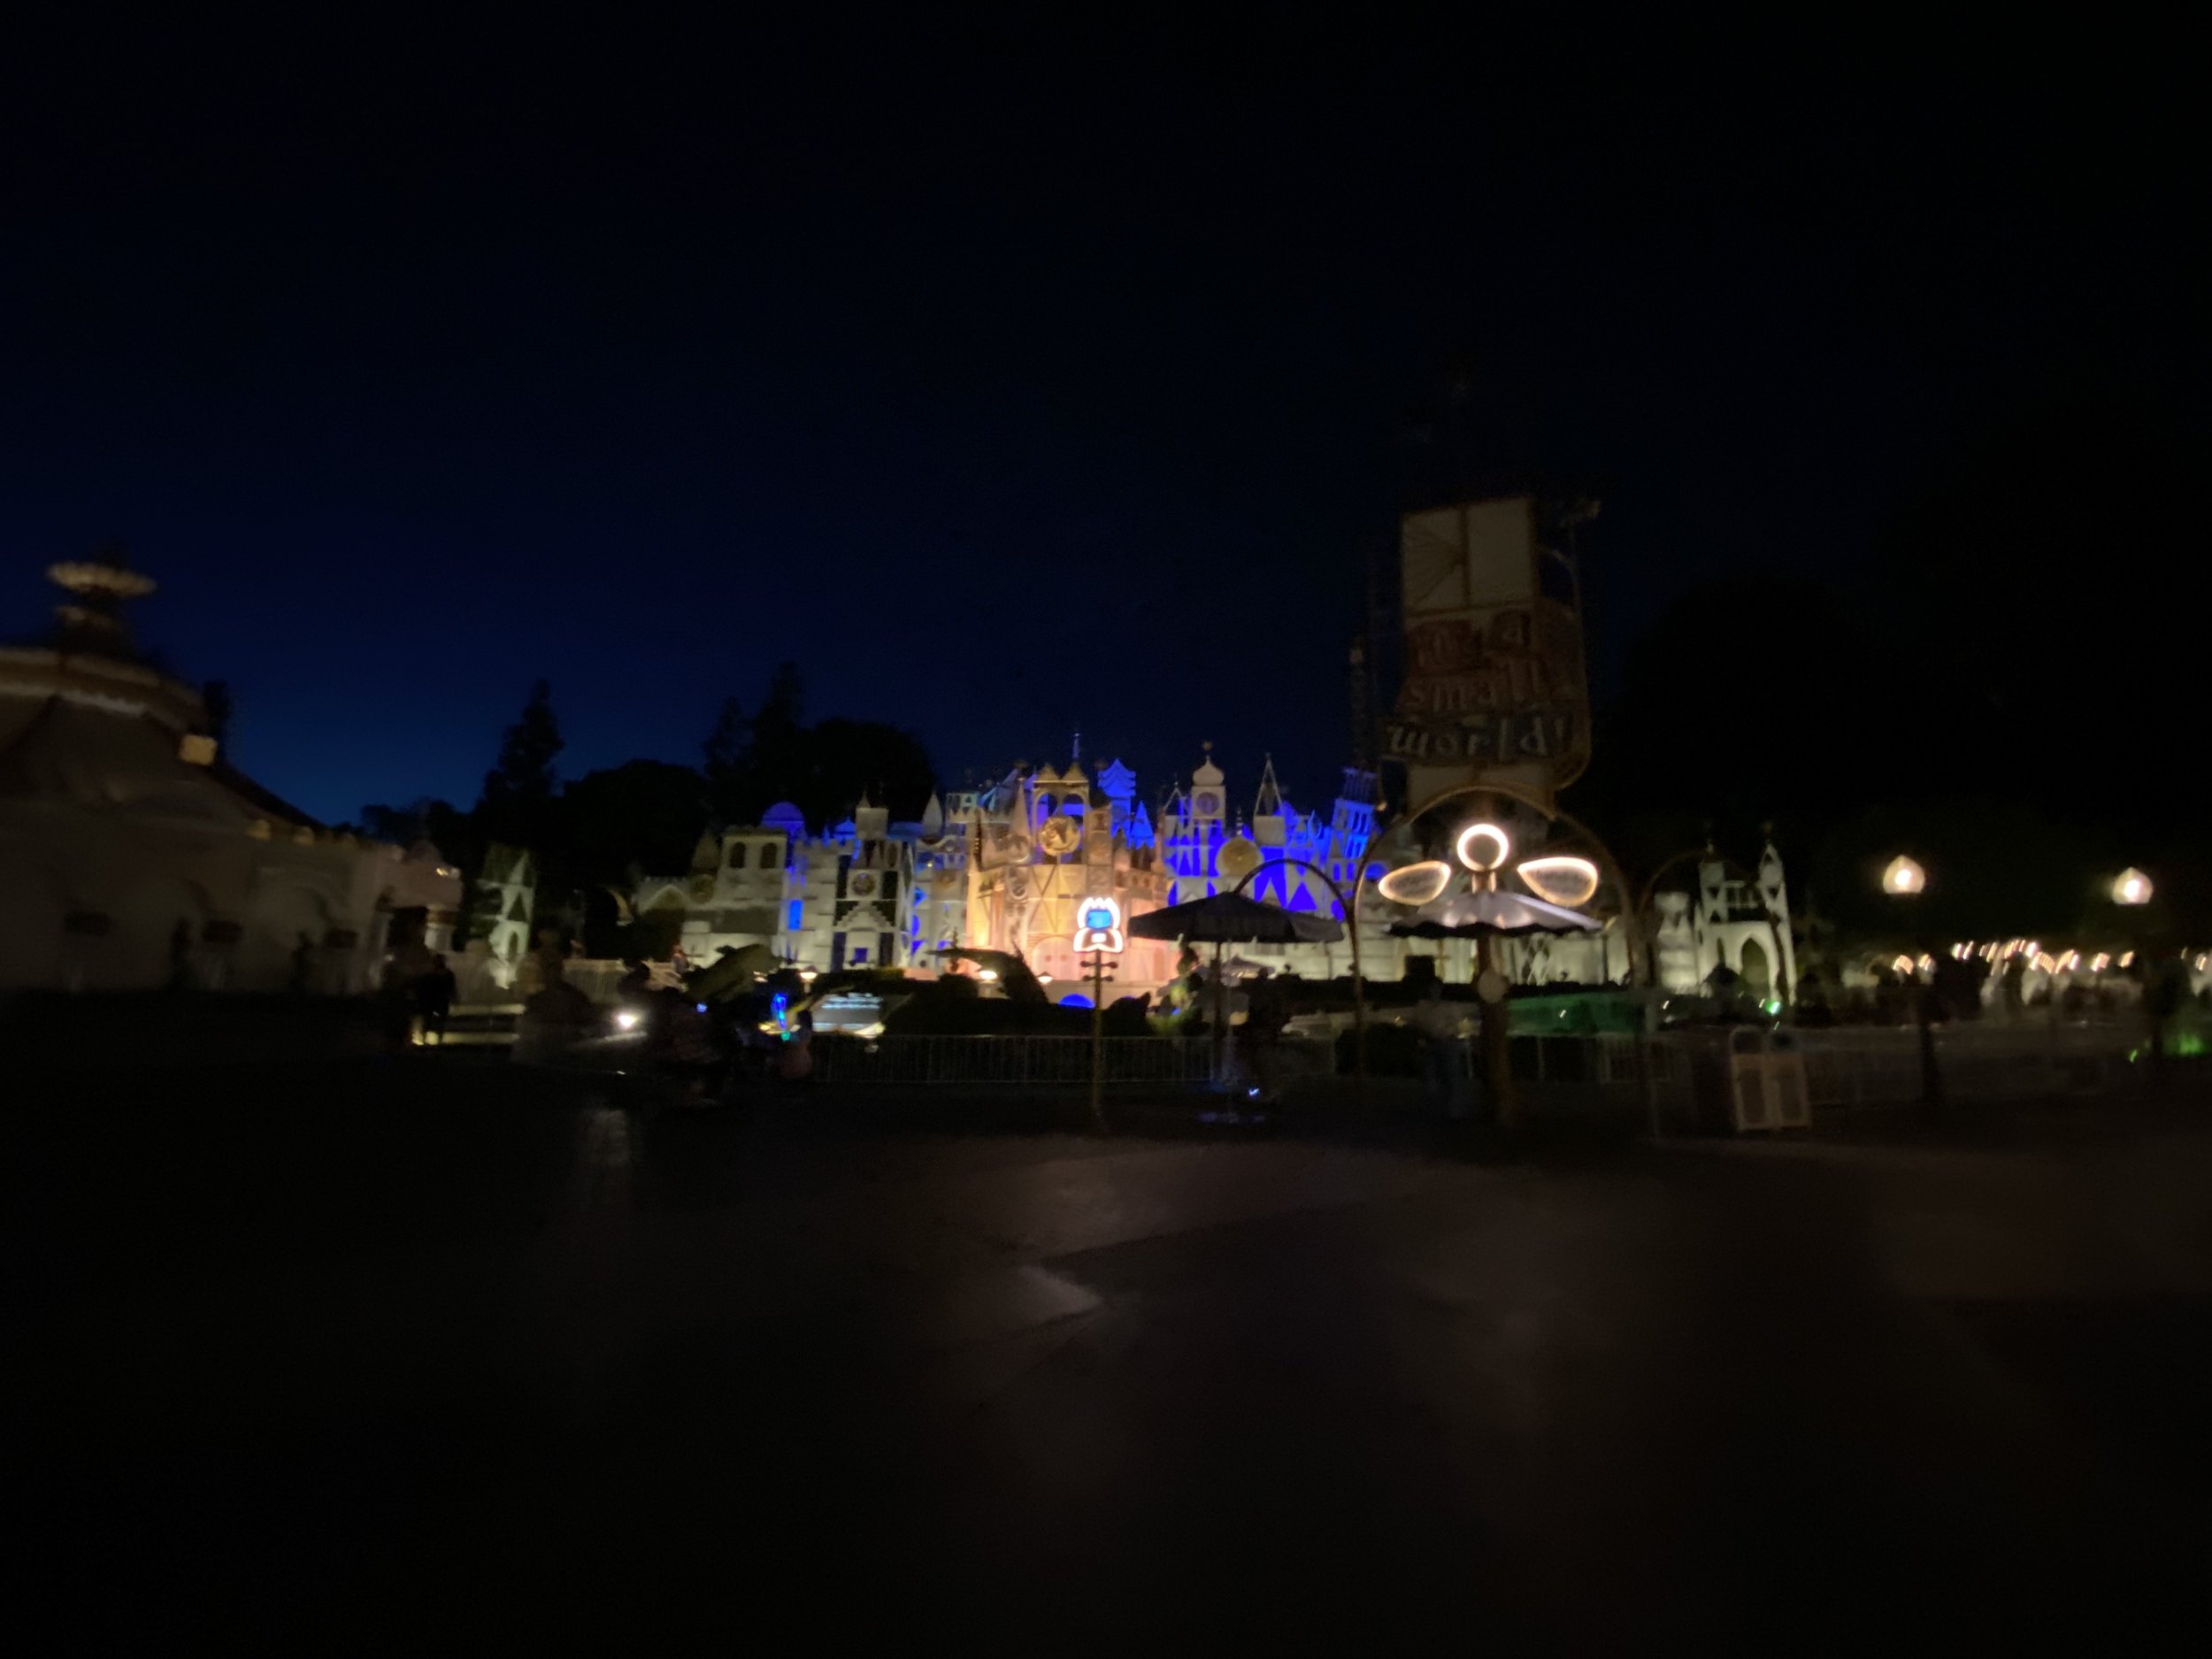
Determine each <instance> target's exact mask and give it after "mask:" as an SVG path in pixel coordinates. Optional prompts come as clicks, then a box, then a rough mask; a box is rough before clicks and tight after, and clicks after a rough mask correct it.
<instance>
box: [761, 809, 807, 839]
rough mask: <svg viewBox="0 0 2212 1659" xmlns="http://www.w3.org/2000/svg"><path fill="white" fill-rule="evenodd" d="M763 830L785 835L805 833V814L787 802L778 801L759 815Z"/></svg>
mask: <svg viewBox="0 0 2212 1659" xmlns="http://www.w3.org/2000/svg"><path fill="white" fill-rule="evenodd" d="M760 826H761V827H762V828H763V829H772V830H781V831H782V832H783V833H785V834H787V835H803V834H805V833H806V814H805V813H803V812H802V811H800V810H799V809H798V808H797V807H795V806H793V805H792V804H791V803H790V802H788V801H779V802H777V803H776V804H775V805H773V806H772V807H770V808H769V809H768V810H766V811H765V812H764V813H762V814H761V815H760Z"/></svg>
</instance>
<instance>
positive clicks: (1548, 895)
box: [1513, 856, 1598, 910]
mask: <svg viewBox="0 0 2212 1659" xmlns="http://www.w3.org/2000/svg"><path fill="white" fill-rule="evenodd" d="M1513 873H1514V874H1515V875H1517V876H1518V877H1520V878H1521V879H1522V880H1523V881H1525V882H1526V883H1527V884H1528V890H1529V891H1530V892H1531V893H1533V894H1534V895H1536V896H1537V897H1538V898H1540V899H1548V900H1550V901H1551V902H1553V903H1554V904H1563V905H1564V906H1566V907H1567V908H1568V909H1569V910H1572V909H1574V908H1575V907H1576V906H1577V905H1578V904H1587V903H1588V902H1590V900H1591V899H1592V897H1593V896H1594V895H1595V894H1596V893H1597V890H1598V867H1597V866H1596V865H1595V864H1592V863H1591V862H1590V861H1589V860H1588V859H1587V858H1573V857H1568V856H1553V857H1550V858H1532V859H1530V860H1529V861H1528V862H1527V863H1526V864H1523V865H1521V866H1520V867H1519V868H1518V869H1517V870H1515V871H1514V872H1513Z"/></svg>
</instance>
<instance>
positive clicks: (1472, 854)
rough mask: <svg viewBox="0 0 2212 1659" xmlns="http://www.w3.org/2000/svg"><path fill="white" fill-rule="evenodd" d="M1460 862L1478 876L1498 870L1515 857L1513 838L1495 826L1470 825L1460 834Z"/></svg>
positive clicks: (1457, 850) (1458, 848) (1457, 849)
mask: <svg viewBox="0 0 2212 1659" xmlns="http://www.w3.org/2000/svg"><path fill="white" fill-rule="evenodd" d="M1455 851H1456V852H1457V853H1458V854H1459V862H1460V863H1462V864H1465V865H1466V866H1467V868H1468V869H1470V870H1472V871H1474V872H1477V873H1478V874H1481V873H1484V872H1488V871H1492V870H1496V869H1499V868H1501V867H1502V866H1503V864H1505V861H1506V860H1507V859H1509V858H1510V857H1512V856H1513V841H1512V838H1511V837H1510V836H1509V835H1507V834H1506V833H1505V832H1504V831H1503V830H1502V829H1500V828H1499V827H1498V826H1496V825H1495V824H1470V825H1469V826H1467V827H1466V828H1465V829H1463V830H1462V831H1460V832H1459V841H1458V845H1457V846H1456V848H1455Z"/></svg>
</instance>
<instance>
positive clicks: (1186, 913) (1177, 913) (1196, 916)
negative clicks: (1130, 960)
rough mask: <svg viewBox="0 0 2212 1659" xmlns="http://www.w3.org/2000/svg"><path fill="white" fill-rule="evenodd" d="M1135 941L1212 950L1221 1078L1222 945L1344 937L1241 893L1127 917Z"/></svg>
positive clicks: (1327, 925)
mask: <svg viewBox="0 0 2212 1659" xmlns="http://www.w3.org/2000/svg"><path fill="white" fill-rule="evenodd" d="M1129 932H1130V933H1131V934H1132V935H1133V936H1134V937H1135V938H1138V939H1180V940H1187V941H1189V942H1190V943H1192V944H1211V945H1212V946H1213V948H1214V1019H1213V1028H1214V1030H1213V1037H1214V1076H1215V1077H1216V1079H1219V1078H1220V1076H1221V1046H1222V1035H1223V1032H1224V1029H1225V1024H1226V1022H1225V1018H1224V1017H1223V1010H1222V1000H1221V998H1222V972H1221V948H1222V947H1223V946H1224V945H1297V944H1311V945H1327V944H1333V943H1334V942H1335V941H1338V940H1340V939H1341V938H1343V937H1344V928H1343V926H1342V925H1341V924H1340V923H1339V922H1337V921H1335V920H1333V918H1329V917H1326V916H1314V915H1310V914H1307V913H1304V912H1302V911H1297V910H1284V909H1283V908H1282V907H1281V906H1280V905H1277V904H1263V903H1261V902H1259V900H1257V899H1248V898H1247V897H1245V896H1244V895H1243V894H1241V893H1216V894H1213V895H1210V896H1209V897H1206V898H1202V899H1192V900H1190V901H1188V902H1186V903H1182V904H1171V905H1168V906H1167V907H1166V908H1165V909H1164V910H1147V911H1146V912H1145V913H1144V914H1143V915H1142V916H1133V917H1131V918H1129Z"/></svg>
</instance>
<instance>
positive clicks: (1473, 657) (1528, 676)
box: [1383, 602, 1589, 772]
mask: <svg viewBox="0 0 2212 1659" xmlns="http://www.w3.org/2000/svg"><path fill="white" fill-rule="evenodd" d="M1583 685H1584V681H1583V675H1582V649H1581V637H1580V629H1579V628H1578V626H1577V624H1576V622H1575V619H1574V617H1573V615H1572V613H1571V612H1570V611H1566V610H1565V608H1564V607H1563V606H1558V605H1554V604H1550V603H1544V602H1538V603H1535V604H1532V605H1530V606H1525V607H1518V606H1517V607H1511V608H1505V609H1500V610H1497V611H1492V612H1491V613H1490V614H1488V615H1487V616H1461V617H1453V618H1444V619H1440V620H1436V621H1431V622H1422V623H1417V624H1415V625H1413V626H1410V627H1409V628H1408V629H1407V630H1406V677H1405V681H1404V683H1403V685H1402V687H1401V688H1400V691H1399V695H1398V706H1397V708H1396V710H1395V711H1394V715H1393V717H1392V718H1390V719H1389V720H1388V721H1387V722H1386V724H1385V726H1384V731H1383V735H1384V744H1385V752H1386V755H1387V757H1389V758H1391V759H1393V760H1401V761H1407V762H1411V763H1413V764H1425V765H1457V764H1464V765H1471V766H1474V767H1478V768H1484V767H1491V766H1512V765H1522V764H1528V763H1531V762H1535V763H1540V764H1544V765H1546V766H1547V768H1548V769H1550V770H1553V771H1556V772H1573V771H1576V770H1579V766H1580V762H1581V758H1582V757H1583V756H1584V755H1586V753H1587V744H1588V738H1589V730H1588V723H1587V719H1586V703H1585V694H1584V691H1583Z"/></svg>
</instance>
